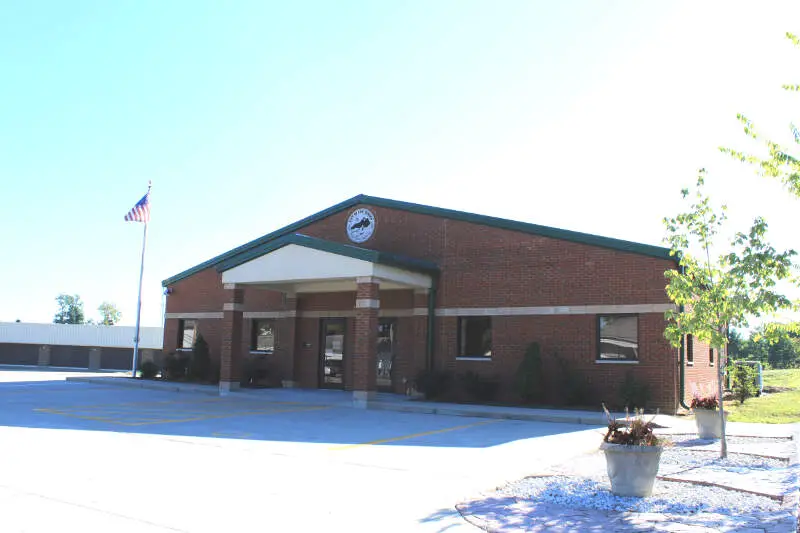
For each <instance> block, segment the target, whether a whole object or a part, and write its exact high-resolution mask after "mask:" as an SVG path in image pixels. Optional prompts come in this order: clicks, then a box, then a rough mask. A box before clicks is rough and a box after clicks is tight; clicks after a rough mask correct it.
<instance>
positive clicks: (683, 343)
mask: <svg viewBox="0 0 800 533" xmlns="http://www.w3.org/2000/svg"><path fill="white" fill-rule="evenodd" d="M679 309H680V312H681V313H683V305H681V306H680V308H679ZM680 354H681V355H680V365H679V367H680V368H679V370H678V375H679V376H680V379H679V381H680V386H679V387H678V388H679V389H680V392H679V394H680V396H679V398H680V405H681V407H683V408H684V409H686V410H687V411H691V410H692V408H691V407H689V406H688V405H686V401H684V399H683V398H684V392H685V391H686V337H685V336H683V335H681V348H680Z"/></svg>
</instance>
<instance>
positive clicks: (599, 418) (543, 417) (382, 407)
mask: <svg viewBox="0 0 800 533" xmlns="http://www.w3.org/2000/svg"><path fill="white" fill-rule="evenodd" d="M66 381H72V382H78V383H91V384H94V385H106V386H116V387H127V388H132V389H149V390H159V391H165V392H181V393H190V394H192V393H193V394H204V395H206V396H219V389H218V388H217V387H214V386H211V385H196V384H193V383H174V382H168V381H150V380H145V379H131V378H129V377H128V378H118V377H80V376H75V377H68V378H66ZM230 396H233V397H236V396H239V397H249V398H257V399H263V397H262V396H261V395H254V394H250V393H249V392H248V391H242V390H237V391H231V393H230ZM310 403H319V402H310ZM331 405H333V406H335V407H348V408H353V406H352V405H349V404H348V402H346V401H343V402H341V403H333V404H331ZM367 409H370V410H375V411H394V412H398V413H417V414H430V415H444V416H460V417H468V418H487V419H497V420H520V421H524V422H554V423H561V424H576V425H586V426H605V425H606V423H607V421H606V419H605V416H604V415H603V414H602V413H598V414H597V415H589V416H587V415H586V414H581V415H576V414H573V413H571V412H563V413H558V412H548V413H537V412H530V413H527V412H519V411H515V412H502V411H493V410H492V411H486V410H482V409H480V407H474V406H472V407H466V408H458V407H452V406H442V407H436V406H431V405H413V402H399V403H393V402H384V401H370V402H367Z"/></svg>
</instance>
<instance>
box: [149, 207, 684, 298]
mask: <svg viewBox="0 0 800 533" xmlns="http://www.w3.org/2000/svg"><path fill="white" fill-rule="evenodd" d="M359 204H366V205H372V206H375V207H385V208H387V209H396V210H399V211H408V212H411V213H417V214H422V215H431V216H434V217H439V218H446V219H450V220H458V221H462V222H470V223H472V224H480V225H483V226H491V227H496V228H500V229H505V230H510V231H519V232H521V233H529V234H531V235H541V236H543V237H550V238H553V239H560V240H564V241H571V242H577V243H581V244H588V245H590V246H599V247H601V248H608V249H611V250H618V251H623V252H630V253H635V254H639V255H645V256H649V257H655V258H658V259H667V260H670V261H676V259H675V258H674V257H671V256H670V254H669V252H670V251H669V248H664V247H661V246H652V245H649V244H640V243H636V242H631V241H624V240H620V239H613V238H611V237H602V236H600V235H592V234H589V233H581V232H577V231H570V230H565V229H559V228H552V227H548V226H540V225H538V224H531V223H528V222H519V221H516V220H508V219H504V218H497V217H492V216H488V215H479V214H476V213H466V212H464V211H456V210H453V209H444V208H441V207H433V206H429V205H422V204H414V203H410V202H401V201H398V200H390V199H387V198H378V197H376V196H367V195H364V194H359V195H358V196H354V197H353V198H350V199H349V200H345V201H344V202H340V203H338V204H336V205H333V206H331V207H329V208H327V209H324V210H322V211H320V212H318V213H315V214H313V215H311V216H308V217H306V218H303V219H301V220H298V221H297V222H293V223H292V224H289V225H288V226H284V227H283V228H280V229H278V230H276V231H273V232H272V233H268V234H266V235H264V236H263V237H259V238H258V239H255V240H252V241H250V242H248V243H245V244H243V245H241V246H237V247H236V248H233V249H232V250H229V251H227V252H225V253H223V254H220V255H218V256H216V257H213V258H211V259H209V260H207V261H204V262H202V263H200V264H198V265H195V266H193V267H192V268H189V269H187V270H184V271H183V272H181V273H179V274H176V275H174V276H172V277H170V278H167V279H165V280H164V281H162V282H161V284H162V285H163V286H165V287H166V286H167V285H170V284H172V283H175V282H176V281H179V280H182V279H184V278H187V277H189V276H191V275H192V274H196V273H197V272H200V271H201V270H205V269H206V268H209V267H212V266H218V265H221V264H223V263H226V264H227V262H228V261H229V260H231V259H232V258H234V257H236V256H238V255H240V254H247V253H249V252H250V251H251V250H254V249H256V248H260V247H263V246H265V245H267V244H269V243H270V242H272V241H274V240H275V239H279V238H281V237H284V236H286V235H290V234H293V233H296V232H297V231H298V230H300V229H302V228H303V227H305V226H308V225H309V224H312V223H314V222H317V221H319V220H322V219H324V218H328V217H329V216H331V215H335V214H336V213H339V212H341V211H344V210H346V209H349V208H351V207H354V206H356V205H359ZM326 242H330V241H326ZM342 246H348V245H342ZM353 248H355V247H353ZM359 250H366V248H359ZM370 251H371V250H370ZM376 253H378V252H376ZM380 253H383V254H384V255H386V254H385V253H384V252H380ZM248 257H250V258H251V259H252V256H249V255H248Z"/></svg>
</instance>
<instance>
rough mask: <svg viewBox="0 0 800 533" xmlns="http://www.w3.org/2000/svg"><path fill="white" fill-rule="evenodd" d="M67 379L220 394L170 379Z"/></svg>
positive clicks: (216, 390) (209, 394)
mask: <svg viewBox="0 0 800 533" xmlns="http://www.w3.org/2000/svg"><path fill="white" fill-rule="evenodd" d="M66 381H73V382H78V383H91V384H93V385H112V386H115V387H127V388H130V389H149V390H159V391H166V392H183V393H187V392H188V393H195V394H205V395H207V396H217V395H219V389H217V388H213V389H206V388H200V387H202V385H201V386H197V385H193V384H188V383H170V382H168V381H165V382H157V381H149V380H145V379H142V380H139V379H131V378H124V379H123V378H87V377H77V376H76V377H68V378H66Z"/></svg>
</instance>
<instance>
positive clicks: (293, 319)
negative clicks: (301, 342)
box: [278, 294, 300, 388]
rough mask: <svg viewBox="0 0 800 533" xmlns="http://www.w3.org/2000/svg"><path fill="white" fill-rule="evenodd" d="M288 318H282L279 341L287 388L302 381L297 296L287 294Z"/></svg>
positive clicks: (284, 382) (282, 383) (285, 305)
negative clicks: (298, 342) (298, 340)
mask: <svg viewBox="0 0 800 533" xmlns="http://www.w3.org/2000/svg"><path fill="white" fill-rule="evenodd" d="M284 310H285V311H286V315H287V316H286V318H282V319H280V321H281V325H280V328H279V332H278V343H279V344H280V350H281V354H282V356H283V361H284V365H283V369H284V375H285V377H284V379H282V380H281V385H282V386H283V387H285V388H294V387H297V384H298V382H299V381H300V372H299V364H300V354H299V353H298V350H297V346H296V343H297V296H295V295H288V294H287V295H286V300H285V304H284Z"/></svg>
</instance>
